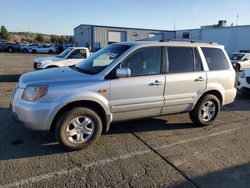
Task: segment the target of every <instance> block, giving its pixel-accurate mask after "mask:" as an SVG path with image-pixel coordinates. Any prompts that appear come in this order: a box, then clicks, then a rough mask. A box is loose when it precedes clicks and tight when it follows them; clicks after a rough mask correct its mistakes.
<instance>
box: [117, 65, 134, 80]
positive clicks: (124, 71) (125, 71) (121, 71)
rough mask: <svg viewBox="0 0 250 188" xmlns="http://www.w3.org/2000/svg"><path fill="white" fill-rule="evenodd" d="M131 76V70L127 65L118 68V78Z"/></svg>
mask: <svg viewBox="0 0 250 188" xmlns="http://www.w3.org/2000/svg"><path fill="white" fill-rule="evenodd" d="M130 76H131V70H130V68H127V67H122V68H118V69H116V77H118V78H128V77H130Z"/></svg>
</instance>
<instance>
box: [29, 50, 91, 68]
mask: <svg viewBox="0 0 250 188" xmlns="http://www.w3.org/2000/svg"><path fill="white" fill-rule="evenodd" d="M89 56H90V52H89V49H88V48H85V47H70V48H67V49H66V50H64V51H63V52H62V53H61V54H59V55H58V56H50V57H41V58H36V59H34V64H33V68H34V69H35V70H40V69H46V68H55V67H64V66H72V65H76V64H78V63H80V62H81V61H82V60H83V59H86V58H87V57H89Z"/></svg>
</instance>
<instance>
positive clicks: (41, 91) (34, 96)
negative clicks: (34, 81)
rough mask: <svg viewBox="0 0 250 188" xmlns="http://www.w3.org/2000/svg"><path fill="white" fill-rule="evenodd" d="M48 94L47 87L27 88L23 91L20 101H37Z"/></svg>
mask: <svg viewBox="0 0 250 188" xmlns="http://www.w3.org/2000/svg"><path fill="white" fill-rule="evenodd" d="M47 92H48V86H41V85H40V86H39V85H38V86H28V87H26V88H25V89H24V91H23V95H22V99H23V100H26V101H31V102H34V101H37V100H39V99H41V98H42V97H43V96H44V95H46V94H47Z"/></svg>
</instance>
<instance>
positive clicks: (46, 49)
mask: <svg viewBox="0 0 250 188" xmlns="http://www.w3.org/2000/svg"><path fill="white" fill-rule="evenodd" d="M29 52H31V53H34V54H35V53H46V54H54V53H56V52H57V48H56V47H55V46H50V45H46V44H45V45H40V46H35V47H32V48H30V49H29Z"/></svg>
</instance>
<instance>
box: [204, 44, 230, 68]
mask: <svg viewBox="0 0 250 188" xmlns="http://www.w3.org/2000/svg"><path fill="white" fill-rule="evenodd" d="M201 49H202V51H203V54H204V56H205V58H206V61H207V65H208V68H209V70H225V69H229V68H230V67H229V64H228V61H227V59H226V56H225V54H224V53H223V51H222V50H221V49H219V48H204V47H202V48H201Z"/></svg>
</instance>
